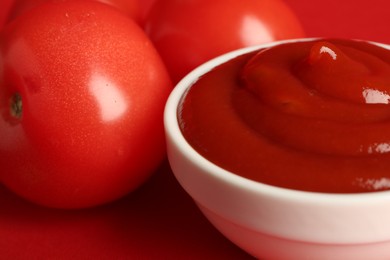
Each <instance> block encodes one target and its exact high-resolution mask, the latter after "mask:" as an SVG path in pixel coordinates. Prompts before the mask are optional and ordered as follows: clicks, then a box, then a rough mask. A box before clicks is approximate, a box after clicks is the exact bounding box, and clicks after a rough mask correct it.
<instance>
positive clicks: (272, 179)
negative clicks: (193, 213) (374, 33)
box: [178, 39, 390, 193]
mask: <svg viewBox="0 0 390 260" xmlns="http://www.w3.org/2000/svg"><path fill="white" fill-rule="evenodd" d="M178 119H179V123H180V127H181V130H182V132H183V135H184V137H185V138H186V140H187V141H188V142H189V143H190V144H191V146H193V147H194V149H195V150H197V151H198V152H199V153H200V154H201V155H202V156H204V157H206V158H207V159H208V160H210V161H212V162H213V163H215V164H217V165H219V166H221V167H222V168H225V169H226V170H228V171H231V172H233V173H235V174H238V175H241V176H243V177H246V178H249V179H252V180H255V181H258V182H262V183H266V184H270V185H274V186H279V187H284V188H290V189H297V190H304V191H316V192H327V193H358V192H370V191H379V190H388V189H390V51H389V50H387V49H385V48H383V47H381V46H378V45H375V44H372V43H368V42H364V41H356V40H341V39H318V40H310V41H301V42H292V43H285V44H279V45H276V46H274V47H270V48H265V49H261V50H259V51H255V52H251V53H248V54H244V55H241V56H239V57H237V58H235V59H233V60H230V61H229V62H226V63H224V64H222V65H219V66H218V67H216V68H215V69H213V70H212V71H210V72H208V73H206V74H205V75H204V76H203V77H201V78H200V79H199V80H198V81H196V82H195V83H194V85H193V86H191V87H190V89H189V91H188V92H187V94H186V95H185V97H184V98H183V100H182V102H181V105H180V108H179V111H178Z"/></svg>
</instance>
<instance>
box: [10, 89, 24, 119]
mask: <svg viewBox="0 0 390 260" xmlns="http://www.w3.org/2000/svg"><path fill="white" fill-rule="evenodd" d="M10 111H11V115H12V116H13V117H15V118H17V119H19V118H21V117H22V112H23V102H22V96H21V95H20V94H19V93H15V94H14V95H13V96H12V98H11V106H10Z"/></svg>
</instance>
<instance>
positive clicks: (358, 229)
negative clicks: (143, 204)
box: [164, 39, 390, 260]
mask: <svg viewBox="0 0 390 260" xmlns="http://www.w3.org/2000/svg"><path fill="white" fill-rule="evenodd" d="M302 40H305V39H302ZM306 40H307V39H306ZM309 40H310V39H309ZM284 42H286V41H284ZM279 43H281V42H276V43H271V44H266V45H259V46H255V47H250V48H245V49H241V50H238V51H234V52H231V53H228V54H226V55H223V56H220V57H218V58H216V59H213V60H211V61H209V62H207V63H205V64H204V65H202V66H200V67H198V68H197V69H195V70H194V71H193V72H191V73H190V74H189V75H187V76H186V77H185V78H184V79H183V80H182V81H181V82H180V83H179V84H178V85H177V86H176V88H175V89H174V90H173V92H172V94H171V96H170V97H169V99H168V102H167V105H166V110H165V116H164V117H165V118H164V123H165V129H166V137H167V149H168V159H169V161H170V164H171V168H172V171H173V173H174V174H175V176H176V178H177V180H178V181H179V183H180V184H181V185H182V187H183V188H184V189H185V190H186V191H187V192H188V194H189V195H190V196H191V197H192V198H193V199H194V201H195V202H196V204H197V205H198V206H199V208H200V209H201V210H202V212H203V213H204V215H205V216H206V217H207V218H208V219H209V220H210V222H211V223H212V224H213V225H214V226H215V227H216V228H217V229H218V230H219V231H220V232H221V233H223V234H224V235H225V236H226V237H227V238H229V239H230V240H231V241H232V242H234V243H235V244H236V245H238V246H239V247H241V248H242V249H244V250H245V251H247V252H248V253H249V254H251V255H253V256H255V257H258V258H262V259H289V260H291V259H299V260H302V259H314V260H319V259H332V260H335V259H336V260H337V259H343V260H349V259H353V260H358V259H364V260H367V259H370V260H372V259H390V191H384V192H374V193H365V194H364V193H361V194H324V193H315V192H304V191H297V190H290V189H284V188H278V187H274V186H270V185H266V184H262V183H259V182H255V181H252V180H249V179H246V178H243V177H240V176H238V175H235V174H234V173H231V172H228V171H226V170H224V169H222V168H220V167H218V166H217V165H215V164H213V163H211V162H210V161H208V160H207V159H206V158H204V157H202V156H201V155H200V154H199V153H197V152H196V151H195V150H194V149H193V148H192V147H191V146H190V145H189V143H188V142H187V141H186V140H185V139H184V137H183V135H182V133H181V131H180V129H179V125H178V120H177V108H178V104H179V102H180V99H181V98H182V96H183V94H184V93H185V91H186V90H187V89H188V88H189V87H190V86H191V84H192V83H193V82H194V81H196V80H197V79H198V78H199V77H200V76H201V75H202V74H204V73H206V72H207V71H209V70H210V69H211V68H213V67H215V66H217V65H219V64H221V63H224V62H226V61H228V60H230V59H232V58H234V57H236V56H238V55H240V54H243V53H246V52H249V51H252V50H255V49H260V48H264V47H269V46H273V45H276V44H279Z"/></svg>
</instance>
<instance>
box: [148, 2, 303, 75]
mask: <svg viewBox="0 0 390 260" xmlns="http://www.w3.org/2000/svg"><path fill="white" fill-rule="evenodd" d="M145 31H146V33H147V34H148V35H149V37H150V38H151V40H152V41H153V42H154V44H155V46H156V48H157V50H158V51H159V53H160V54H161V56H162V58H163V60H164V61H165V63H166V65H167V68H168V70H169V72H170V74H171V76H172V79H173V81H174V82H177V81H178V80H180V79H181V78H182V77H183V76H184V75H185V74H187V73H188V72H189V71H191V70H192V69H194V68H195V67H196V66H198V65H200V64H201V63H203V62H205V61H207V60H209V59H211V58H213V57H215V56H218V55H220V54H223V53H225V52H228V51H231V50H234V49H237V48H241V47H246V46H250V45H255V44H260V43H264V42H270V41H274V40H280V39H287V38H300V37H303V36H304V32H303V29H302V27H301V24H300V23H299V21H298V19H297V18H296V16H295V15H294V14H293V12H292V11H291V9H290V8H288V7H287V6H286V5H285V4H284V2H282V1H280V0H213V1H209V0H164V1H157V2H156V3H155V5H154V6H153V8H152V10H151V12H150V15H149V17H148V19H147V21H146V23H145Z"/></svg>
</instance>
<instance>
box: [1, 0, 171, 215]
mask: <svg viewBox="0 0 390 260" xmlns="http://www.w3.org/2000/svg"><path fill="white" fill-rule="evenodd" d="M0 61H1V63H0V136H1V138H0V167H1V171H0V179H1V182H2V183H3V184H4V185H5V186H7V187H8V188H10V189H11V190H13V191H14V192H15V193H17V194H19V195H21V196H23V197H25V198H27V199H29V200H31V201H33V202H36V203H39V204H42V205H46V206H50V207H57V208H81V207H89V206H94V205H98V204H102V203H105V202H109V201H112V200H114V199H117V198H119V197H121V196H123V195H124V194H126V193H128V192H130V191H132V190H134V189H135V188H137V187H138V186H140V185H141V184H142V183H143V182H145V180H146V179H147V178H148V177H149V176H150V175H151V174H152V173H153V172H154V170H155V169H156V167H158V166H159V164H160V163H161V161H162V160H163V159H164V158H165V140H164V132H163V119H162V118H163V109H164V105H165V101H166V99H167V97H168V95H169V93H170V91H171V89H172V84H171V82H170V79H169V75H168V73H167V71H166V69H165V67H164V65H163V63H162V61H161V59H160V57H159V55H158V53H157V52H156V50H155V49H154V47H153V45H152V43H151V42H150V40H149V39H148V38H147V36H146V35H145V33H144V32H143V31H142V30H141V29H140V27H139V26H138V25H137V24H136V23H135V22H133V21H132V20H131V19H129V18H128V17H127V16H125V15H124V14H122V13H121V12H119V11H117V10H116V9H114V8H111V7H109V6H107V5H105V4H101V3H98V2H94V1H57V2H50V3H46V4H42V5H40V6H39V7H37V8H34V9H31V10H30V11H29V12H26V13H25V14H23V15H21V16H19V17H18V18H16V19H15V20H13V21H12V22H11V23H9V24H8V25H7V26H6V27H5V28H4V30H3V31H2V33H1V35H0Z"/></svg>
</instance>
